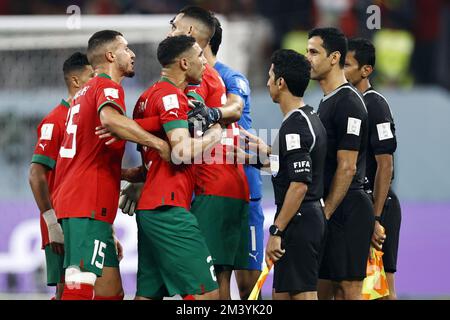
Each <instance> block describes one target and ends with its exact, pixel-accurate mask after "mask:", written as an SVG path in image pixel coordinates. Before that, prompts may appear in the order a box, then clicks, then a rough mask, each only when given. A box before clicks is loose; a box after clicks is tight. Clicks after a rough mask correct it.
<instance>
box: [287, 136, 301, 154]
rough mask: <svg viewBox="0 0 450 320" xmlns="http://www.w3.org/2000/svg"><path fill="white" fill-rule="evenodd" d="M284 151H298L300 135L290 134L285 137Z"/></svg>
mask: <svg viewBox="0 0 450 320" xmlns="http://www.w3.org/2000/svg"><path fill="white" fill-rule="evenodd" d="M286 149H287V151H290V150H294V149H300V135H299V134H297V133H291V134H287V135H286Z"/></svg>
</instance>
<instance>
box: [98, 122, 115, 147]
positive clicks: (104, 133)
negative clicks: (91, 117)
mask: <svg viewBox="0 0 450 320" xmlns="http://www.w3.org/2000/svg"><path fill="white" fill-rule="evenodd" d="M95 134H96V135H97V136H98V137H99V139H109V140H108V141H106V142H105V144H106V145H107V146H109V145H110V144H112V143H114V142H116V141H119V140H120V139H118V138H116V137H114V136H113V135H112V133H111V132H109V131H108V129H106V128H105V127H102V126H100V127H96V128H95Z"/></svg>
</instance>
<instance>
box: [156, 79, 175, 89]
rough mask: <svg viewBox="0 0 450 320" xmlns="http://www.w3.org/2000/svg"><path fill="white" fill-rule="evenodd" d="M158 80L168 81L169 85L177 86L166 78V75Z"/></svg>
mask: <svg viewBox="0 0 450 320" xmlns="http://www.w3.org/2000/svg"><path fill="white" fill-rule="evenodd" d="M159 81H160V82H168V83H170V84H171V85H173V86H175V87H176V86H177V85H176V84H175V83H173V82H172V81H171V80H170V79H169V78H167V77H161V79H160V80H159Z"/></svg>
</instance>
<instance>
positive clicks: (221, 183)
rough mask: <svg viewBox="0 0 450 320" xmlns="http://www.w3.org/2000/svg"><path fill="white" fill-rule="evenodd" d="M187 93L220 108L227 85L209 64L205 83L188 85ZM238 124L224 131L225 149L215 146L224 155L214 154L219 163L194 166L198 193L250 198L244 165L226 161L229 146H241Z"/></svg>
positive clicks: (223, 142) (210, 105)
mask: <svg viewBox="0 0 450 320" xmlns="http://www.w3.org/2000/svg"><path fill="white" fill-rule="evenodd" d="M186 94H187V95H188V96H189V97H190V98H193V99H196V100H201V101H203V102H204V103H205V104H206V105H207V106H208V107H210V108H219V107H221V106H223V105H224V104H225V103H226V101H227V95H226V88H225V84H224V82H223V80H222V78H221V77H220V75H219V73H218V72H217V71H216V70H215V69H214V68H213V67H211V66H210V65H208V64H207V65H206V69H205V71H204V73H203V78H202V82H201V83H200V84H199V85H191V86H189V87H187V88H186ZM238 142H239V127H238V126H237V124H236V123H232V124H230V125H229V126H228V127H227V130H226V131H224V135H223V137H222V142H221V143H222V145H223V148H220V146H219V148H215V149H216V150H217V151H221V153H222V155H220V159H219V157H218V156H219V155H216V154H215V153H214V152H213V153H212V157H215V159H218V160H220V163H211V162H210V159H209V158H208V157H206V158H205V161H208V163H211V164H206V163H203V164H200V165H198V166H197V167H196V169H195V175H196V176H195V194H196V195H202V194H204V195H214V196H221V197H229V198H235V199H242V200H245V201H248V200H249V189H248V183H247V177H246V176H245V172H244V167H243V165H242V164H226V163H227V162H226V146H227V145H229V146H233V144H234V145H238Z"/></svg>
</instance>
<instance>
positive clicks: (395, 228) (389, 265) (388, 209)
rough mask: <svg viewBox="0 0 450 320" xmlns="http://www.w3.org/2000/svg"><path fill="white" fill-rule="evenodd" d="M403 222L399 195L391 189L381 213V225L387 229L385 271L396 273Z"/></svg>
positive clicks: (384, 258)
mask: <svg viewBox="0 0 450 320" xmlns="http://www.w3.org/2000/svg"><path fill="white" fill-rule="evenodd" d="M401 222H402V211H401V208H400V202H399V200H398V198H397V195H396V194H395V193H394V192H393V191H392V190H389V193H388V197H387V199H386V203H385V205H384V209H383V213H382V214H381V222H380V223H381V225H382V226H383V227H384V229H385V231H386V240H385V241H384V243H383V249H382V250H383V253H384V254H383V265H384V271H386V272H390V273H395V272H396V271H397V253H398V242H399V238H400V224H401Z"/></svg>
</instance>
